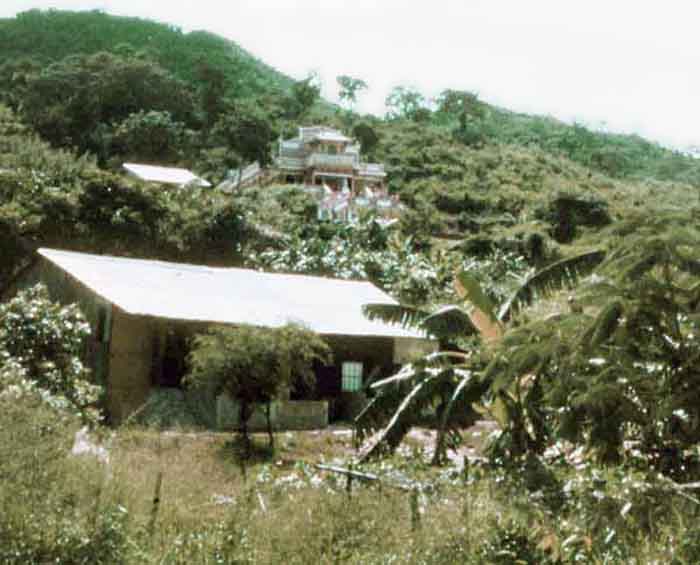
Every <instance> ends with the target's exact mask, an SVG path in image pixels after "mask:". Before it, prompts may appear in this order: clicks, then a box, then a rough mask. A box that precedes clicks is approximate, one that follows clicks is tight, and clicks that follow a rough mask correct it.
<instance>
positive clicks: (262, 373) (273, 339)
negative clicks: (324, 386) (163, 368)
mask: <svg viewBox="0 0 700 565" xmlns="http://www.w3.org/2000/svg"><path fill="white" fill-rule="evenodd" d="M330 357H331V355H330V349H329V348H328V345H327V344H326V343H325V341H323V339H322V338H321V337H320V336H319V335H318V334H316V333H315V332H313V331H311V330H308V329H306V328H303V327H301V326H298V325H292V324H289V325H286V326H283V327H280V328H259V327H254V326H249V325H241V326H237V327H229V326H215V327H212V328H211V329H210V330H209V331H207V332H206V333H202V334H198V335H197V336H195V337H194V339H193V341H192V348H191V350H190V354H189V357H188V361H189V366H190V372H189V374H188V375H187V377H186V383H187V384H188V386H192V387H194V388H199V387H207V388H211V389H213V390H214V391H215V392H216V393H217V394H220V393H226V394H228V395H229V396H230V397H231V399H233V400H234V401H236V402H237V403H238V405H239V422H240V432H241V434H242V437H243V442H244V446H245V452H246V454H248V453H249V451H250V437H249V434H248V420H250V417H251V416H252V414H253V409H254V405H255V403H264V404H265V405H266V416H267V432H268V437H269V441H270V447H273V446H274V435H273V433H272V423H271V420H270V405H271V403H272V401H273V400H274V399H275V398H276V397H278V396H279V395H280V394H281V393H282V392H283V391H286V390H291V389H298V388H302V389H308V388H311V387H313V385H314V372H313V364H314V362H316V361H319V362H321V363H329V362H330Z"/></svg>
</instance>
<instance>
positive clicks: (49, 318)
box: [0, 285, 101, 423]
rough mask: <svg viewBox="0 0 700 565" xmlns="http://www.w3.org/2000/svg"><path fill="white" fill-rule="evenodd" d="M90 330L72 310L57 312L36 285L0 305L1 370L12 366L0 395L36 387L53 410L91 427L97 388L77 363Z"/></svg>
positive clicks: (1, 384)
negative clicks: (12, 389)
mask: <svg viewBox="0 0 700 565" xmlns="http://www.w3.org/2000/svg"><path fill="white" fill-rule="evenodd" d="M89 333H90V326H89V325H88V323H87V322H86V321H85V318H84V317H83V315H82V314H81V313H80V310H79V309H78V307H77V305H71V306H62V305H60V304H57V303H54V302H52V301H51V300H50V299H49V296H48V291H47V290H46V287H44V286H42V285H37V286H34V287H32V288H29V289H27V290H25V291H22V292H20V293H19V294H18V295H17V296H16V297H15V298H14V299H12V300H10V301H9V302H7V303H6V304H3V305H0V366H5V365H12V366H16V367H17V369H18V371H16V372H14V373H13V375H14V380H15V381H16V380H17V379H19V376H18V375H21V377H23V378H22V379H19V380H26V381H28V383H26V384H25V385H22V384H21V383H18V382H12V381H10V375H8V374H7V373H5V375H4V377H3V378H1V379H0V391H2V390H4V389H7V388H8V387H9V386H13V387H17V386H21V387H24V388H27V387H30V388H31V387H34V386H35V387H36V388H37V389H38V390H40V391H42V393H43V394H44V396H45V398H47V399H49V400H50V403H51V404H53V405H54V406H56V407H61V408H64V409H68V410H69V411H74V412H76V413H78V414H80V415H81V416H82V417H83V419H85V420H86V421H89V422H92V423H95V422H97V421H98V420H99V413H98V412H97V410H96V408H95V404H96V402H97V400H98V398H99V396H100V393H101V388H100V387H98V386H96V385H93V384H91V383H90V382H89V380H88V376H89V371H88V369H87V368H86V367H85V366H84V365H83V363H82V361H81V360H80V355H81V353H82V350H83V344H84V340H85V338H86V337H87V336H88V335H89Z"/></svg>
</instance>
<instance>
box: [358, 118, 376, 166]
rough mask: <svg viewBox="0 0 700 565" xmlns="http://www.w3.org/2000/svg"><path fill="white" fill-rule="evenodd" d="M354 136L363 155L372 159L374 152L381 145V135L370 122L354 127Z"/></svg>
mask: <svg viewBox="0 0 700 565" xmlns="http://www.w3.org/2000/svg"><path fill="white" fill-rule="evenodd" d="M352 135H353V137H354V138H355V139H357V140H358V141H359V142H360V148H361V149H362V153H363V154H365V155H366V156H367V157H368V158H369V159H372V158H373V156H374V152H375V150H376V149H377V146H378V145H379V135H378V133H377V130H376V129H375V128H374V127H372V125H371V124H369V123H368V122H359V123H356V124H355V125H354V126H353V128H352Z"/></svg>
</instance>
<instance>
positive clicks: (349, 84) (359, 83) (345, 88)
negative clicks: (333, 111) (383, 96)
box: [335, 75, 367, 110]
mask: <svg viewBox="0 0 700 565" xmlns="http://www.w3.org/2000/svg"><path fill="white" fill-rule="evenodd" d="M335 80H336V82H337V83H338V89H339V90H338V98H340V101H341V102H343V103H344V104H345V105H346V106H347V109H348V110H353V108H354V107H355V104H356V103H357V94H358V93H359V92H360V91H361V90H367V83H366V82H365V81H364V80H362V79H361V78H353V77H350V76H348V75H340V76H338V77H336V79H335Z"/></svg>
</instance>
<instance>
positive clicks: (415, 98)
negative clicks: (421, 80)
mask: <svg viewBox="0 0 700 565" xmlns="http://www.w3.org/2000/svg"><path fill="white" fill-rule="evenodd" d="M427 103H428V102H427V100H426V99H425V96H423V95H422V94H421V93H420V92H418V90H416V89H414V88H410V87H407V86H397V87H395V88H394V89H393V90H392V91H391V92H390V93H389V95H388V96H387V97H386V99H385V100H384V105H385V106H386V108H387V114H386V117H387V119H389V120H398V119H406V120H413V121H414V122H424V121H427V120H428V119H429V118H430V114H431V112H430V108H428V105H427Z"/></svg>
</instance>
